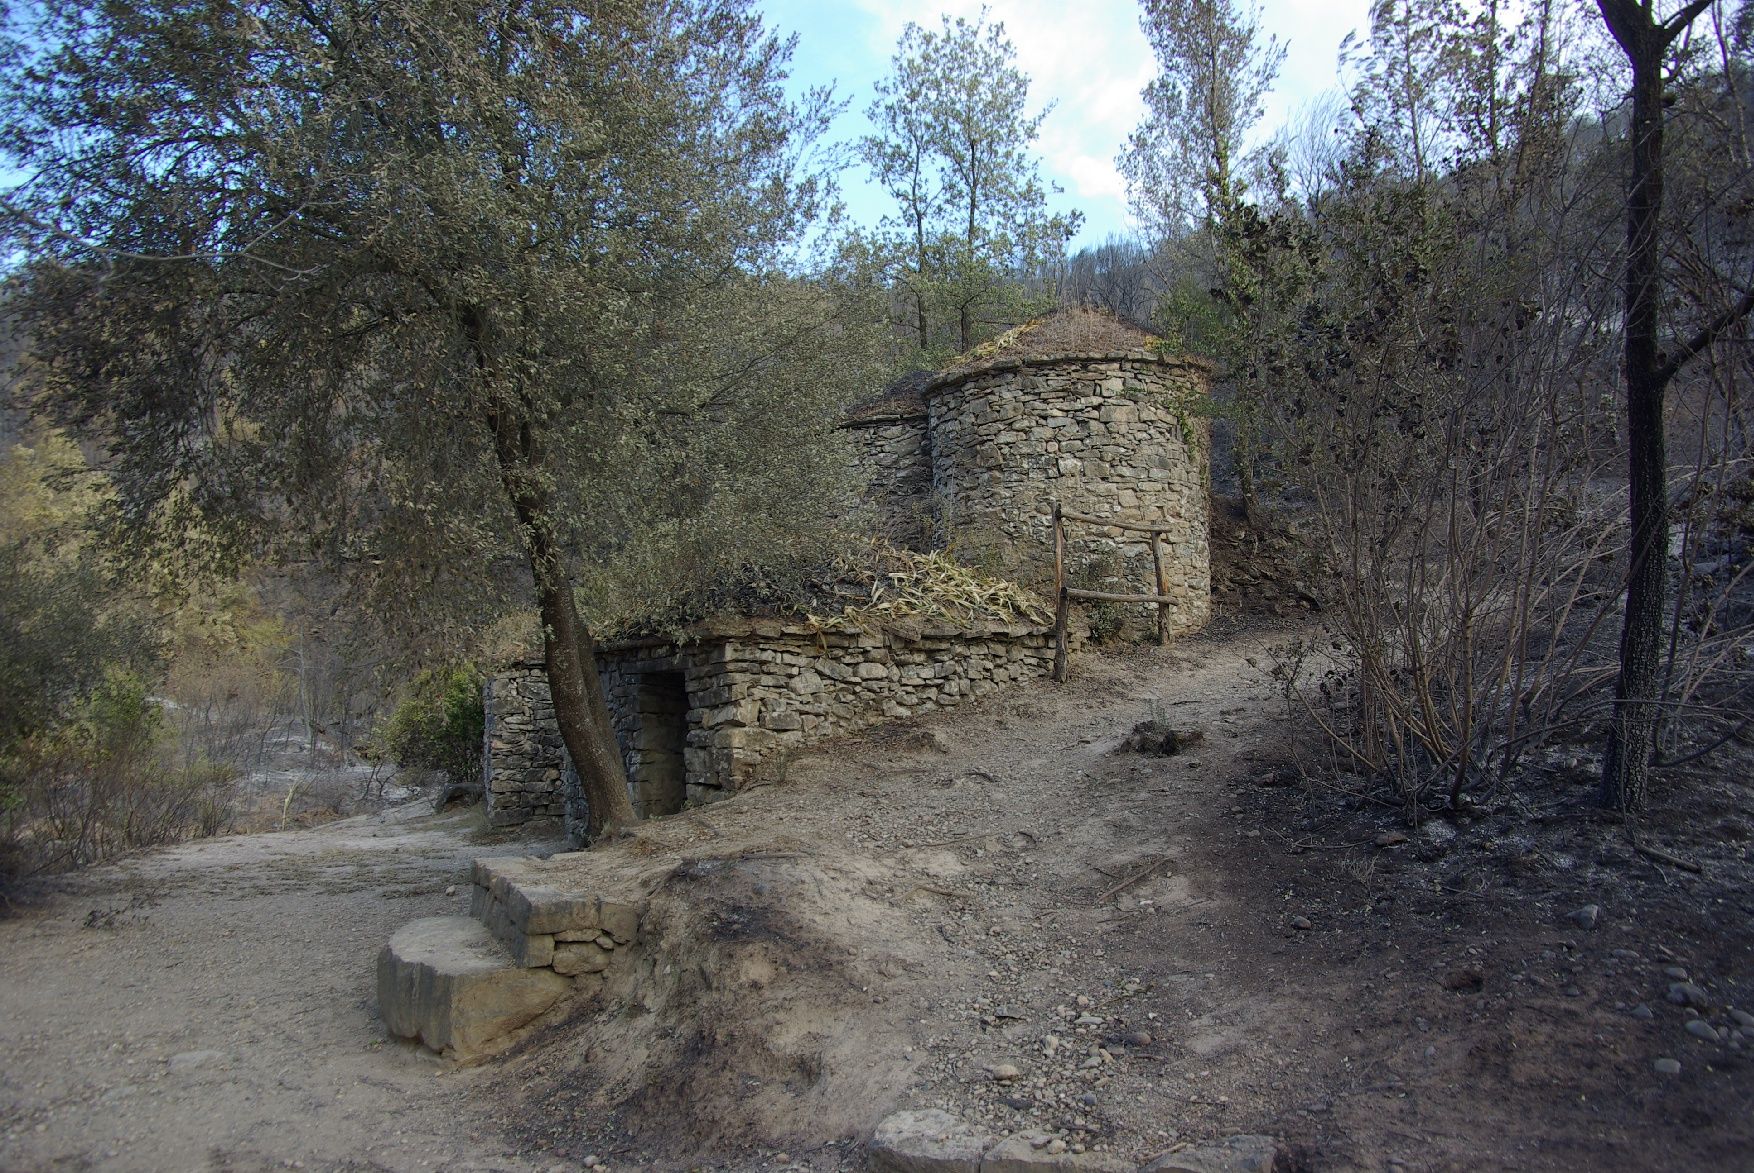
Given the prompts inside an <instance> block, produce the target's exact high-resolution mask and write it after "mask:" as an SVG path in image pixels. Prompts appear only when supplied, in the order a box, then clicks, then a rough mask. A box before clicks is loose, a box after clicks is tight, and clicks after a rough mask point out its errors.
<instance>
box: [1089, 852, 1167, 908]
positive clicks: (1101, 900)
mask: <svg viewBox="0 0 1754 1173" xmlns="http://www.w3.org/2000/svg"><path fill="white" fill-rule="evenodd" d="M1168 863H1169V857H1168V856H1167V855H1166V856H1164V857H1163V858H1161V859H1159V860H1157V861H1156V862H1155V863H1153V864H1152V865H1151V866H1150V867H1147V868H1141V869H1140V870H1138V871H1136V872H1134V873H1133V874H1132V875H1130V876H1128V877H1127V878H1126V879H1124V880H1122V881H1120V882H1119V883H1117V884H1115V885H1113V886H1112V887H1110V888H1109V889H1108V891H1106V892H1104V893H1103V894H1102V895H1101V896H1098V897H1097V898H1096V903H1098V904H1106V903H1107V902H1108V901H1110V900H1112V899H1114V898H1115V897H1116V896H1118V895H1120V894H1121V893H1122V892H1125V891H1126V890H1127V889H1128V888H1131V887H1132V886H1133V885H1134V884H1137V883H1138V882H1139V881H1140V880H1143V879H1147V878H1148V877H1150V876H1151V875H1152V874H1153V873H1155V872H1157V871H1158V870H1159V869H1161V868H1163V867H1164V866H1165V865H1167V864H1168Z"/></svg>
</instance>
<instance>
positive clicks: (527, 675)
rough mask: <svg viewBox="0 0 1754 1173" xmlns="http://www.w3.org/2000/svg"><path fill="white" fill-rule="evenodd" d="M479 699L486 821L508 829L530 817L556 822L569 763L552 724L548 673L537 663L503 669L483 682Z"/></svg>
mask: <svg viewBox="0 0 1754 1173" xmlns="http://www.w3.org/2000/svg"><path fill="white" fill-rule="evenodd" d="M484 700H485V702H486V708H487V731H486V754H485V761H484V762H483V768H482V777H483V778H484V779H485V780H486V791H487V821H488V822H489V823H490V824H491V825H493V826H495V827H509V826H513V825H515V824H518V823H523V822H526V821H528V820H530V819H533V818H543V817H547V818H556V819H558V818H561V817H562V816H563V815H564V813H565V808H564V804H563V802H562V797H561V796H562V794H563V792H564V791H565V789H566V787H565V786H564V784H563V779H564V777H565V775H566V774H568V773H570V772H571V770H572V763H571V761H570V760H569V759H568V758H567V756H566V748H565V747H564V746H563V745H562V744H561V741H560V727H559V726H558V725H556V724H555V723H554V698H553V696H552V695H551V694H550V693H549V691H548V675H547V673H546V672H544V671H543V669H542V666H541V665H540V664H522V665H516V666H514V667H510V668H507V669H506V670H505V671H503V672H501V673H499V674H498V675H497V676H495V677H494V678H493V679H491V680H489V681H488V682H487V688H486V696H485V698H484Z"/></svg>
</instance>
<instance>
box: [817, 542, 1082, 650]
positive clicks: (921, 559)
mask: <svg viewBox="0 0 1754 1173" xmlns="http://www.w3.org/2000/svg"><path fill="white" fill-rule="evenodd" d="M836 586H837V591H836V593H837V595H839V596H840V597H843V598H846V597H848V596H849V595H851V593H852V591H853V590H857V591H860V592H862V595H863V597H862V600H861V601H859V602H850V601H849V602H848V603H847V605H846V606H845V607H844V608H843V609H842V610H841V612H840V613H839V614H838V615H836V614H818V613H815V612H813V611H810V612H806V613H805V614H806V618H808V619H809V621H810V622H811V623H813V624H815V625H817V626H819V627H823V628H829V627H848V626H851V627H856V628H860V629H865V630H869V629H871V628H873V627H885V626H893V625H895V624H897V623H934V622H935V623H944V624H950V625H953V626H959V627H960V626H967V625H969V624H974V623H1029V624H1036V625H1045V624H1048V623H1051V622H1053V609H1052V608H1051V607H1049V606H1048V605H1047V603H1046V602H1045V601H1044V600H1043V599H1042V598H1041V596H1040V595H1037V594H1036V593H1035V592H1034V591H1031V590H1029V589H1028V588H1026V587H1022V586H1019V585H1018V584H1017V583H1014V582H1011V581H1009V580H1006V579H1002V578H993V577H991V576H989V575H985V574H981V573H980V572H979V571H976V570H971V569H970V568H969V567H966V566H963V565H962V564H961V563H959V562H957V561H955V560H954V559H953V558H951V557H950V556H949V555H947V554H943V553H930V554H916V553H914V552H912V551H910V550H902V549H899V548H897V547H894V546H890V545H887V544H885V543H873V544H872V545H871V547H870V550H869V552H868V554H867V555H866V556H865V557H862V558H860V559H857V560H855V559H851V558H849V559H848V560H847V561H846V563H845V565H844V567H843V573H842V574H841V576H840V577H839V579H838V580H837V583H836Z"/></svg>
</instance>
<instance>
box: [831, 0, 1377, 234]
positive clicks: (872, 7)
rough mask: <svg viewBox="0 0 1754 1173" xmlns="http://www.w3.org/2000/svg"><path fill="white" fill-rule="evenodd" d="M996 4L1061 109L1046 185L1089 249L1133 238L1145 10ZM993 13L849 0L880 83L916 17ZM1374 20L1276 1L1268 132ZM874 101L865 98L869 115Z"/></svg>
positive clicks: (1045, 163) (1267, 14)
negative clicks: (1131, 184)
mask: <svg viewBox="0 0 1754 1173" xmlns="http://www.w3.org/2000/svg"><path fill="white" fill-rule="evenodd" d="M827 7H828V6H827V5H822V6H821V7H820V8H819V9H818V11H819V12H822V11H824V10H825V9H826V8H827ZM986 7H987V9H988V11H989V13H990V17H991V19H993V20H996V21H1002V22H1004V25H1005V31H1006V35H1007V36H1009V37H1010V39H1011V42H1012V44H1013V45H1015V46H1016V49H1017V64H1018V67H1019V68H1020V69H1022V70H1023V72H1024V73H1025V74H1027V75H1028V76H1029V78H1030V81H1031V86H1030V97H1031V99H1032V100H1033V103H1034V105H1035V106H1036V107H1037V108H1040V107H1041V106H1042V105H1045V104H1046V103H1048V102H1053V103H1055V106H1054V110H1053V112H1052V113H1051V114H1049V115H1048V117H1047V119H1046V120H1045V121H1044V122H1043V123H1042V130H1041V138H1040V140H1039V141H1038V144H1037V146H1038V149H1039V150H1040V152H1041V157H1042V170H1043V173H1044V175H1045V177H1046V178H1047V179H1049V180H1050V181H1052V182H1055V183H1057V184H1059V185H1060V186H1061V187H1062V188H1064V189H1065V193H1066V194H1065V195H1064V196H1062V197H1060V198H1059V199H1058V201H1056V202H1057V204H1058V206H1061V207H1066V206H1077V207H1081V208H1083V209H1084V211H1085V213H1086V215H1087V223H1086V227H1085V230H1084V232H1083V234H1082V235H1081V237H1080V243H1089V242H1092V241H1095V240H1100V239H1102V238H1103V237H1105V236H1107V235H1108V234H1109V233H1111V232H1116V231H1124V230H1126V229H1127V227H1128V225H1129V222H1130V221H1129V216H1128V213H1127V208H1126V185H1125V183H1124V182H1123V180H1122V179H1121V176H1120V174H1119V173H1118V172H1117V171H1116V169H1115V163H1114V160H1115V156H1116V154H1118V153H1119V152H1120V150H1121V147H1122V146H1123V145H1124V144H1125V142H1126V140H1127V136H1128V135H1129V134H1130V133H1131V132H1132V130H1133V128H1134V127H1135V126H1137V125H1138V123H1139V120H1140V118H1141V116H1142V115H1143V114H1144V102H1143V101H1142V99H1141V98H1140V96H1139V91H1140V90H1141V89H1143V88H1144V86H1145V84H1146V82H1148V81H1149V80H1150V79H1151V77H1152V76H1153V74H1154V73H1155V72H1156V63H1155V61H1154V60H1153V59H1152V56H1151V50H1150V46H1149V45H1148V44H1147V43H1146V41H1145V36H1144V34H1143V33H1142V32H1141V31H1140V29H1139V8H1138V6H1137V4H1135V3H1131V2H1127V0H1091V2H1088V3H1084V4H1078V5H1070V4H1066V3H1064V0H990V2H989V3H988V4H987V5H986ZM981 8H982V4H981V0H845V7H844V8H843V9H842V11H843V12H845V11H847V10H848V9H850V10H852V12H856V13H857V15H858V19H857V20H856V21H854V22H849V23H853V24H854V25H855V27H857V28H858V29H859V31H860V32H862V33H863V34H864V37H865V42H866V44H865V47H866V51H867V53H868V54H869V59H870V61H871V63H872V69H871V76H874V77H875V76H881V75H882V74H884V73H886V72H887V69H888V62H889V59H890V58H891V57H892V56H893V55H894V53H895V43H896V40H897V39H898V38H899V37H900V36H901V33H902V30H903V29H904V28H905V27H906V26H907V24H908V23H909V22H910V21H912V22H914V23H917V24H920V25H923V26H925V27H927V28H934V29H935V28H937V27H938V26H939V22H940V20H941V19H942V18H943V17H944V16H946V15H948V16H949V17H950V18H951V19H955V18H956V17H958V16H961V17H966V18H968V19H970V20H973V19H974V18H976V17H977V16H979V14H980V11H981ZM1368 19H1369V0H1266V2H1265V4H1264V9H1263V14H1262V18H1261V24H1262V26H1263V28H1264V30H1266V31H1268V32H1272V33H1275V34H1277V35H1278V37H1279V39H1280V40H1281V41H1282V42H1284V43H1286V44H1287V46H1288V49H1289V52H1288V54H1287V56H1286V60H1285V65H1284V68H1283V70H1282V71H1281V75H1280V81H1279V85H1278V86H1277V87H1276V90H1275V92H1274V93H1273V94H1272V95H1270V96H1269V98H1268V100H1267V103H1266V117H1265V118H1264V119H1263V125H1262V127H1261V130H1262V133H1263V135H1265V134H1267V133H1271V131H1272V130H1274V129H1276V128H1277V127H1278V126H1280V125H1282V124H1284V123H1285V122H1286V121H1287V120H1289V119H1290V118H1292V117H1293V116H1295V115H1296V113H1297V112H1298V111H1299V110H1300V109H1301V108H1302V107H1303V106H1304V105H1305V104H1306V103H1308V102H1309V101H1310V100H1312V99H1313V98H1315V97H1316V96H1317V95H1319V94H1320V93H1321V92H1323V91H1324V90H1327V89H1331V88H1333V87H1334V86H1335V85H1336V82H1337V76H1336V68H1335V58H1336V54H1337V52H1338V49H1339V45H1340V39H1341V37H1343V36H1344V35H1345V34H1346V32H1347V31H1348V30H1350V29H1353V28H1358V29H1362V28H1364V27H1365V25H1366V23H1367V21H1368ZM867 99H868V95H866V94H860V95H857V96H856V100H857V102H858V103H859V104H860V107H861V108H862V105H863V102H864V101H866V100H867Z"/></svg>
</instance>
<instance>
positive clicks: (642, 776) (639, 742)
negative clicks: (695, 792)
mask: <svg viewBox="0 0 1754 1173" xmlns="http://www.w3.org/2000/svg"><path fill="white" fill-rule="evenodd" d="M635 704H636V706H637V709H638V714H637V715H638V721H637V724H636V726H635V732H634V746H633V751H634V752H633V771H632V777H631V778H629V779H628V781H630V782H631V783H632V784H633V796H632V797H633V809H634V810H635V811H636V812H638V814H639V815H640V817H641V818H647V819H649V818H653V817H655V816H657V815H673V814H675V813H676V812H677V811H679V810H681V809H682V800H683V799H684V797H686V795H687V789H686V786H685V781H686V778H687V769H686V767H685V765H684V764H683V761H684V760H683V756H682V747H683V746H684V745H685V744H686V743H687V741H688V684H687V681H686V679H685V678H684V677H683V675H682V673H680V672H647V673H645V674H644V675H642V676H641V677H640V681H639V688H638V691H637V692H636V694H635Z"/></svg>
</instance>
